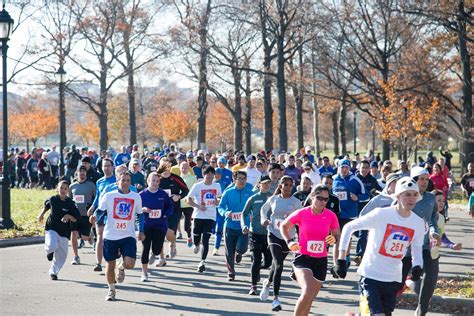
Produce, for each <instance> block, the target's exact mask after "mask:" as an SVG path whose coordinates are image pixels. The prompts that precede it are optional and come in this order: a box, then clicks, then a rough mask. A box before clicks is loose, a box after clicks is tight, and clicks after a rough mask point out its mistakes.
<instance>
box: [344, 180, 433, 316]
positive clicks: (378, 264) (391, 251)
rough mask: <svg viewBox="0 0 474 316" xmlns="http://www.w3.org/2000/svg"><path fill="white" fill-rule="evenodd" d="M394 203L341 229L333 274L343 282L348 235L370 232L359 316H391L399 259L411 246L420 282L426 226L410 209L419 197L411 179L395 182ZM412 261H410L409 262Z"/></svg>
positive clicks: (362, 269)
mask: <svg viewBox="0 0 474 316" xmlns="http://www.w3.org/2000/svg"><path fill="white" fill-rule="evenodd" d="M393 197H394V199H396V200H397V204H396V205H394V206H389V207H385V208H377V209H375V210H373V211H372V212H370V213H369V214H367V215H365V216H362V217H359V218H358V219H355V220H353V221H351V222H349V223H347V224H346V225H345V226H344V228H343V229H342V233H341V240H340V246H339V259H338V260H337V263H336V269H335V270H336V273H337V275H338V276H339V277H340V278H343V279H344V278H345V277H346V273H347V264H346V260H345V256H346V250H347V249H348V247H349V243H350V239H351V235H352V234H353V233H354V232H355V231H358V230H364V229H367V230H369V238H368V242H367V249H366V253H365V255H364V257H363V259H362V262H361V264H360V266H359V269H358V270H357V272H358V273H359V274H360V275H361V278H360V281H359V291H360V299H361V300H360V310H361V314H362V315H367V314H369V313H370V315H391V314H392V312H393V310H394V309H395V305H396V294H397V291H398V290H399V288H400V286H401V284H402V283H401V282H402V267H403V264H402V258H404V257H405V258H406V257H407V255H408V254H409V253H410V252H409V250H408V249H409V246H410V245H411V255H410V257H409V258H410V260H412V262H413V263H412V264H413V269H412V280H419V279H420V276H421V274H422V272H423V269H422V268H423V257H422V246H423V235H424V234H425V222H424V220H423V219H422V218H420V217H419V216H417V215H416V214H415V213H414V212H413V209H414V207H415V206H416V205H417V202H418V203H419V201H421V199H422V197H421V195H420V193H419V188H418V185H417V184H416V182H415V180H413V179H412V178H410V177H403V178H401V179H400V180H398V182H397V184H396V186H395V194H394V195H393ZM411 258H413V259H411Z"/></svg>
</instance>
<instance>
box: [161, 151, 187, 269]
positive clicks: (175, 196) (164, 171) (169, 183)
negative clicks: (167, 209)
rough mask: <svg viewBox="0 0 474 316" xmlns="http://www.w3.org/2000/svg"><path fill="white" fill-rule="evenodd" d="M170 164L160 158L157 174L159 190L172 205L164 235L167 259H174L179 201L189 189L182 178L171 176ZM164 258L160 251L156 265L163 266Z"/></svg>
mask: <svg viewBox="0 0 474 316" xmlns="http://www.w3.org/2000/svg"><path fill="white" fill-rule="evenodd" d="M170 169H171V163H170V162H169V160H168V159H167V158H161V160H160V167H159V168H158V171H157V172H158V174H159V175H161V180H160V189H163V190H165V192H167V193H168V196H169V197H170V198H171V200H172V201H173V203H174V209H173V214H171V216H169V217H168V232H167V233H166V239H167V240H168V241H169V242H170V247H169V254H168V257H169V258H171V259H172V258H174V257H176V254H177V252H176V231H177V230H178V224H179V221H180V220H181V215H182V211H181V203H180V200H181V199H183V198H184V197H186V195H188V193H189V189H188V187H187V186H186V183H184V180H183V178H181V177H180V176H177V175H175V174H172V173H171V171H170ZM165 264H166V261H165V257H164V254H163V251H161V254H160V259H159V260H158V265H159V266H162V265H165Z"/></svg>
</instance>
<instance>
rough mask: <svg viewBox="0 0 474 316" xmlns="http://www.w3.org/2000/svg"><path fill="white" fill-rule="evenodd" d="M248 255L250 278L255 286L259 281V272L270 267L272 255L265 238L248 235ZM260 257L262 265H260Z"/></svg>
mask: <svg viewBox="0 0 474 316" xmlns="http://www.w3.org/2000/svg"><path fill="white" fill-rule="evenodd" d="M249 244H250V253H251V254H252V267H251V270H250V271H251V273H250V275H251V277H252V285H257V283H258V280H259V279H260V270H262V269H268V268H269V267H270V266H271V265H272V254H271V253H270V250H269V249H268V242H267V236H265V235H258V234H253V233H250V236H249ZM262 257H263V258H264V263H263V265H262Z"/></svg>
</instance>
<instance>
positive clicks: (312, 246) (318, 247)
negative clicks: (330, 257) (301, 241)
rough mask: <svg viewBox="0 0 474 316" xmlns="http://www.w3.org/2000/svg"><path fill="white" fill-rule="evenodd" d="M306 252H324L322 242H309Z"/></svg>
mask: <svg viewBox="0 0 474 316" xmlns="http://www.w3.org/2000/svg"><path fill="white" fill-rule="evenodd" d="M306 251H308V252H310V253H315V254H317V253H323V252H324V241H320V240H310V241H308V243H307V244H306Z"/></svg>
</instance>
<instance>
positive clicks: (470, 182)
mask: <svg viewBox="0 0 474 316" xmlns="http://www.w3.org/2000/svg"><path fill="white" fill-rule="evenodd" d="M469 186H470V187H471V188H474V180H469Z"/></svg>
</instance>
